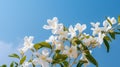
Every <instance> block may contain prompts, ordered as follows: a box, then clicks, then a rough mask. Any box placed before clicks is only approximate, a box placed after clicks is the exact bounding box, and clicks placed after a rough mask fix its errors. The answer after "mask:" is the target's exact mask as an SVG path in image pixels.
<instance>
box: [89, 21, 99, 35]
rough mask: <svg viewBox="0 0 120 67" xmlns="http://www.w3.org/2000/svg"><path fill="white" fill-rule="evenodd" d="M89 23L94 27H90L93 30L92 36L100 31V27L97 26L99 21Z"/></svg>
mask: <svg viewBox="0 0 120 67" xmlns="http://www.w3.org/2000/svg"><path fill="white" fill-rule="evenodd" d="M91 25H92V26H93V27H94V28H91V30H93V36H95V35H96V34H98V33H100V32H101V28H100V27H99V25H100V23H99V22H97V23H91Z"/></svg>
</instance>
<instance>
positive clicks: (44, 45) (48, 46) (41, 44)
mask: <svg viewBox="0 0 120 67" xmlns="http://www.w3.org/2000/svg"><path fill="white" fill-rule="evenodd" d="M42 47H46V48H50V49H52V47H51V45H50V44H49V43H47V42H40V43H37V44H35V45H34V48H35V49H36V50H38V49H40V48H42Z"/></svg>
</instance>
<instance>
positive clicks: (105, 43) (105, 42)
mask: <svg viewBox="0 0 120 67" xmlns="http://www.w3.org/2000/svg"><path fill="white" fill-rule="evenodd" d="M103 42H104V45H105V47H106V49H107V52H109V49H110V46H109V43H108V41H107V40H106V39H105V38H103Z"/></svg>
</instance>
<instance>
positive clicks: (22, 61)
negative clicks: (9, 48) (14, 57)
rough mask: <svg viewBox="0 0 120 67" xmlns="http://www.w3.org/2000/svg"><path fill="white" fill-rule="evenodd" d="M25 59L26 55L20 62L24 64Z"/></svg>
mask: <svg viewBox="0 0 120 67" xmlns="http://www.w3.org/2000/svg"><path fill="white" fill-rule="evenodd" d="M25 60H26V56H24V57H23V58H22V59H21V60H20V64H23V63H24V61H25Z"/></svg>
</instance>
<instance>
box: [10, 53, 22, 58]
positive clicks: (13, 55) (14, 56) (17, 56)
mask: <svg viewBox="0 0 120 67" xmlns="http://www.w3.org/2000/svg"><path fill="white" fill-rule="evenodd" d="M9 57H13V58H18V59H20V57H19V55H17V54H15V53H13V54H10V55H9Z"/></svg>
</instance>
